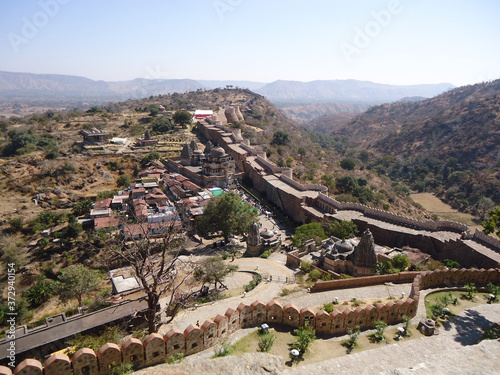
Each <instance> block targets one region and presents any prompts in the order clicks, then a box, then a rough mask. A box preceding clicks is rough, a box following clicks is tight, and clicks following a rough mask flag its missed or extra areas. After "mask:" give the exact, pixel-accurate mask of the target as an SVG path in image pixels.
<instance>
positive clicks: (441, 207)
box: [410, 193, 481, 230]
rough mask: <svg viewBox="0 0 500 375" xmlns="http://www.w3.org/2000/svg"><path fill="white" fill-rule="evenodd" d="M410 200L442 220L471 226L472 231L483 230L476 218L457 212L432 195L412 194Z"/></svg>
mask: <svg viewBox="0 0 500 375" xmlns="http://www.w3.org/2000/svg"><path fill="white" fill-rule="evenodd" d="M410 198H411V199H413V200H414V201H415V202H416V203H418V204H420V205H421V206H422V207H423V208H424V209H425V210H426V211H429V212H430V213H431V214H435V215H437V216H438V217H439V218H440V219H442V220H453V221H458V222H459V223H464V224H467V225H469V226H470V227H471V229H472V230H475V229H476V228H478V229H480V228H481V226H480V225H477V224H476V221H477V220H478V219H477V218H476V217H475V216H472V215H470V214H466V213H463V212H459V211H457V210H455V209H454V208H452V207H451V206H450V205H448V204H446V203H444V202H443V201H441V200H440V199H439V198H437V197H436V196H435V195H434V194H432V193H418V194H411V195H410Z"/></svg>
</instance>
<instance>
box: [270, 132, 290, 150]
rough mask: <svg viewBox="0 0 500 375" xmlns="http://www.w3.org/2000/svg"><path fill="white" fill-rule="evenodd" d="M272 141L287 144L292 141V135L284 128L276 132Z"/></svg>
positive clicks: (280, 144)
mask: <svg viewBox="0 0 500 375" xmlns="http://www.w3.org/2000/svg"><path fill="white" fill-rule="evenodd" d="M271 143H272V144H274V145H278V146H286V145H287V144H289V143H290V135H288V133H287V132H285V131H283V130H277V131H275V132H274V135H273V140H272V141H271Z"/></svg>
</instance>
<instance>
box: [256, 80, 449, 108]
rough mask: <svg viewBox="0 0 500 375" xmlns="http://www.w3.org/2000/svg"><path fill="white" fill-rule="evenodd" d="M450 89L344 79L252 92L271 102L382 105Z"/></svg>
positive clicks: (287, 83)
mask: <svg viewBox="0 0 500 375" xmlns="http://www.w3.org/2000/svg"><path fill="white" fill-rule="evenodd" d="M454 87H455V86H453V85H452V84H451V83H439V84H426V85H409V86H396V85H385V84H380V83H373V82H368V81H357V80H353V79H348V80H334V81H312V82H298V81H275V82H272V83H268V84H267V85H265V86H264V87H262V88H261V89H259V90H257V91H256V92H257V93H258V94H261V95H264V96H265V97H266V98H267V99H268V100H269V101H271V102H275V101H281V102H283V101H289V102H310V103H311V102H336V103H342V102H344V103H345V102H348V103H365V104H382V103H388V102H394V101H397V100H401V99H403V98H406V97H412V96H423V97H426V98H430V97H433V96H436V95H439V94H441V93H443V92H444V91H447V90H449V89H452V88H454Z"/></svg>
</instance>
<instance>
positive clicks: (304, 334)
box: [291, 325, 316, 355]
mask: <svg viewBox="0 0 500 375" xmlns="http://www.w3.org/2000/svg"><path fill="white" fill-rule="evenodd" d="M293 334H294V335H295V336H297V341H296V342H294V343H293V344H292V345H291V347H292V349H297V350H298V351H299V352H300V354H301V355H302V354H304V353H305V352H306V351H307V349H308V348H309V345H310V344H311V343H312V342H313V341H314V340H315V339H316V333H315V332H314V329H313V328H312V327H311V326H310V325H307V326H306V327H300V328H297V329H295V330H294V331H293Z"/></svg>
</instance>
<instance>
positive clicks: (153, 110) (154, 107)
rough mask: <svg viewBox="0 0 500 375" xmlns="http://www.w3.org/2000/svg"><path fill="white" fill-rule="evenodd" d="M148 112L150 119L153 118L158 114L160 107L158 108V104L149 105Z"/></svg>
mask: <svg viewBox="0 0 500 375" xmlns="http://www.w3.org/2000/svg"><path fill="white" fill-rule="evenodd" d="M148 110H149V115H150V116H151V117H155V116H156V115H157V114H158V113H160V107H159V106H158V104H151V105H150V106H149V107H148Z"/></svg>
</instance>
